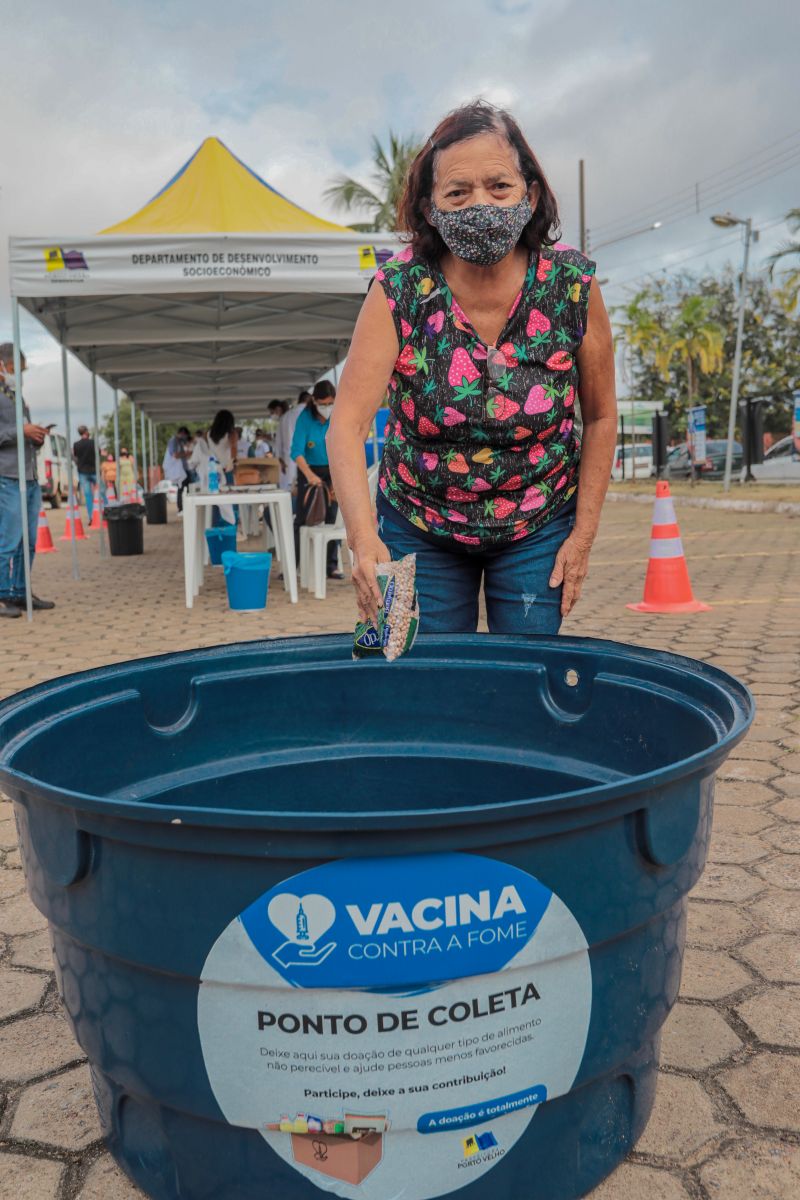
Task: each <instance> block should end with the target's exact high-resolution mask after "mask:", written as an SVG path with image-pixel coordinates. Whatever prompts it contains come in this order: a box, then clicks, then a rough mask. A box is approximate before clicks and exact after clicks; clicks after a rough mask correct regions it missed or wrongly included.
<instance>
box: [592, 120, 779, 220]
mask: <svg viewBox="0 0 800 1200" xmlns="http://www.w3.org/2000/svg"><path fill="white" fill-rule="evenodd" d="M798 136H800V130H795V131H794V132H793V133H791V134H787V135H785V137H783V138H780V139H778V141H776V142H772V143H771V144H770V145H769V146H766V147H764V148H763V149H762V150H761V151H759V152H757V153H756V154H754V155H750V156H749V157H748V158H747V159H740V160H739V161H738V162H736V163H732V164H730V165H729V166H727V167H722V168H720V169H719V170H718V171H715V172H713V173H712V174H710V175H707V176H706V177H705V178H704V179H702V180H699V181H697V182H696V183H693V184H690V185H686V186H685V187H682V188H680V189H678V190H677V191H674V192H671V193H666V194H664V195H662V196H660V197H659V199H658V201H656V202H654V203H652V204H650V205H649V206H648V207H647V208H637V209H636V210H633V211H629V212H628V213H626V214H623V215H621V216H619V217H615V218H614V219H613V220H610V221H604V222H601V223H600V224H599V225H597V226H595V227H594V229H593V230H592V232H594V233H599V232H600V231H602V234H603V236H606V234H607V233H609V232H611V231H613V230H614V229H615V228H616V227H618V226H623V227H624V226H626V225H629V224H631V223H632V222H634V221H639V222H641V221H642V220H644V218H645V216H646V215H648V214H649V215H651V216H652V214H653V213H657V214H658V215H660V216H661V217H662V220H663V219H664V217H669V216H671V215H672V214H674V213H677V212H678V211H680V210H683V211H685V212H686V213H687V214H688V213H689V212H692V211H694V212H697V209H698V201H699V199H700V198H701V199H702V203H700V204H699V207H701V208H707V207H709V206H710V204H712V203H715V202H716V198H719V197H721V196H724V195H726V194H727V195H730V194H732V192H734V191H737V190H743V185H744V184H746V183H747V181H748V180H753V181H755V182H760V181H761V178H762V177H764V178H768V177H770V176H769V172H771V171H772V170H773V168H774V169H775V171H774V173H775V174H779V173H781V172H782V171H783V170H786V169H789V168H790V167H792V166H794V165H795V157H796V156H797V155H798V154H800V142H798V143H797V144H795V145H792V146H787V147H784V148H783V149H782V150H780V151H778V152H777V153H773V154H767V151H768V150H772V149H774V147H775V146H778V145H782V144H783V143H785V142H787V141H790V140H793V139H796V138H797V137H798ZM765 155H766V157H764V156H765ZM759 158H763V161H761V162H759V161H758V160H759ZM742 163H744V164H745V165H744V166H742V165H741V164H742ZM765 173H767V174H765ZM726 175H727V176H730V177H729V178H723V177H724V176H726ZM698 191H699V197H698ZM709 196H710V197H711V198H708V197H709ZM675 219H677V217H676V218H675Z"/></svg>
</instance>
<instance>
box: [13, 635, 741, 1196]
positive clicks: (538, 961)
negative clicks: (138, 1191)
mask: <svg viewBox="0 0 800 1200" xmlns="http://www.w3.org/2000/svg"><path fill="white" fill-rule="evenodd" d="M351 649H352V641H351V639H350V638H349V637H339V636H334V637H319V638H302V639H287V640H275V641H264V642H251V643H246V644H241V645H236V646H222V647H219V648H215V649H203V650H197V651H192V652H189V653H180V654H170V655H167V656H164V657H160V658H150V659H146V660H142V661H136V662H131V663H122V664H115V665H113V666H109V667H106V668H103V669H100V670H96V671H88V672H85V673H83V674H80V675H73V676H68V677H66V678H62V679H57V680H54V681H52V682H50V683H47V684H43V685H41V686H39V687H37V688H34V689H32V690H30V691H27V692H23V693H21V694H19V695H17V696H15V697H14V698H12V699H9V700H7V701H5V702H4V703H3V704H2V705H1V706H0V782H1V783H2V785H3V787H4V788H5V790H6V791H7V792H8V793H9V794H10V795H11V797H12V799H13V801H14V806H15V813H16V818H17V823H18V827H19V834H20V843H21V847H22V856H23V862H24V867H25V873H26V878H27V882H28V887H29V890H30V894H31V896H32V898H33V901H34V903H35V904H36V905H37V907H38V908H39V909H40V910H41V912H42V913H43V914H44V915H45V916H46V917H47V919H48V921H49V922H50V930H51V934H52V939H53V947H54V954H55V959H56V967H57V975H58V981H59V986H60V989H61V994H62V996H63V999H64V1004H65V1006H66V1010H67V1012H68V1013H69V1016H70V1018H71V1021H72V1024H73V1027H74V1030H75V1034H76V1036H77V1039H78V1041H79V1042H80V1044H81V1046H82V1047H83V1049H84V1051H85V1052H86V1054H87V1055H88V1058H89V1061H90V1064H91V1070H92V1075H93V1079H94V1085H95V1094H96V1098H97V1104H98V1108H99V1111H100V1115H101V1120H102V1125H103V1129H104V1133H105V1136H106V1138H107V1141H108V1144H109V1146H110V1148H111V1150H112V1152H113V1153H114V1155H115V1156H116V1158H117V1159H118V1161H119V1162H120V1164H121V1165H122V1167H123V1168H124V1169H125V1170H126V1171H127V1172H128V1174H129V1175H130V1176H131V1177H132V1178H133V1179H134V1180H135V1181H136V1182H137V1183H138V1184H139V1185H140V1186H141V1187H142V1188H143V1189H144V1190H145V1191H146V1192H147V1193H148V1194H149V1195H151V1196H153V1197H156V1198H158V1200H177V1198H178V1197H181V1200H312V1198H319V1197H323V1196H325V1195H330V1194H333V1195H336V1196H339V1197H346V1198H352V1200H357V1198H363V1200H392V1198H393V1197H396V1196H400V1195H402V1196H403V1197H404V1198H405V1200H432V1198H434V1197H442V1196H455V1197H461V1196H464V1197H465V1198H466V1197H473V1198H474V1200H483V1198H485V1197H486V1196H489V1195H491V1197H492V1198H493V1200H532V1198H534V1197H535V1198H536V1200H573V1198H575V1197H579V1196H583V1195H584V1194H585V1193H586V1192H588V1191H589V1190H590V1189H591V1188H593V1187H594V1186H595V1185H597V1184H598V1183H599V1182H600V1181H601V1180H602V1179H603V1178H604V1177H605V1176H606V1175H607V1174H608V1173H609V1172H610V1171H611V1170H612V1169H613V1168H614V1167H615V1166H616V1165H617V1164H618V1163H619V1162H620V1161H621V1159H623V1158H624V1157H625V1155H626V1154H627V1153H628V1151H629V1150H630V1149H631V1147H632V1146H633V1145H634V1144H635V1143H636V1140H637V1138H638V1137H639V1136H640V1135H641V1133H642V1131H643V1129H644V1127H645V1125H646V1123H647V1119H648V1116H649V1114H650V1110H651V1106H652V1103H653V1097H654V1092H655V1086H656V1073H657V1066H658V1054H659V1039H660V1033H661V1027H662V1025H663V1023H664V1020H665V1018H666V1017H667V1014H668V1013H669V1011H670V1009H671V1007H672V1005H673V1003H674V1001H675V998H676V996H677V994H678V986H679V982H680V974H681V962H682V956H683V944H684V928H685V917H686V897H687V893H688V892H689V890H690V888H691V887H692V886H693V885H694V884H695V883H696V881H697V879H698V877H699V876H700V873H701V872H702V870H703V866H704V863H705V858H706V851H707V846H708V840H709V833H710V829H711V817H712V805H713V794H714V773H715V771H716V770H717V768H718V767H719V765H720V764H721V763H722V762H723V760H724V759H725V757H726V756H727V754H728V753H729V752H730V750H731V748H732V747H733V746H734V745H735V744H736V743H737V742H738V741H739V740H740V739H741V738H742V737H743V736H744V734H745V732H746V730H747V728H748V725H749V723H750V721H751V720H752V716H753V702H752V700H751V697H750V695H749V693H748V691H747V690H746V688H745V687H744V686H743V685H742V684H741V683H739V682H737V681H736V680H735V679H733V678H731V677H730V676H729V675H726V674H724V673H723V672H721V671H719V670H716V669H714V668H712V667H708V666H705V665H704V664H702V663H699V662H694V661H692V660H690V659H686V658H681V657H678V656H676V655H672V654H667V653H661V652H657V651H654V650H647V649H639V648H632V647H629V646H624V645H618V644H615V643H613V642H601V641H593V640H585V639H578V638H567V637H564V638H557V639H556V638H553V639H550V638H541V639H532V638H531V639H521V638H520V639H518V638H510V637H427V638H425V637H420V638H419V639H418V640H417V643H416V645H415V647H414V650H413V652H412V653H411V654H410V655H409V656H408V657H406V658H404V659H401V660H400V661H398V662H396V663H393V664H388V663H386V662H384V661H383V660H365V661H361V662H353V661H352V660H351Z"/></svg>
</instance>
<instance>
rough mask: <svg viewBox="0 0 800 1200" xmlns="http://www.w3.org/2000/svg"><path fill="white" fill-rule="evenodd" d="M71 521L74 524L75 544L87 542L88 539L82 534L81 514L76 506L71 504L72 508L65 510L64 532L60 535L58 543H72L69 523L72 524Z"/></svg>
mask: <svg viewBox="0 0 800 1200" xmlns="http://www.w3.org/2000/svg"><path fill="white" fill-rule="evenodd" d="M73 521H74V523H75V541H76V542H88V540H89V539H88V538H87V536H86V534H85V533H84V532H83V522H82V521H81V514H80V510H79V508H78V506H77V504H73V505H72V508H71V509H68V510H67V523H66V525H65V526H64V532H63V533H62V535H61V537H60V538H59V541H61V542H70V541H72V528H71V522H73Z"/></svg>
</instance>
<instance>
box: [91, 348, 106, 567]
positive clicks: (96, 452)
mask: <svg viewBox="0 0 800 1200" xmlns="http://www.w3.org/2000/svg"><path fill="white" fill-rule="evenodd" d="M92 418H93V420H94V473H95V478H96V479H97V501H98V503H99V505H100V557H101V558H105V556H106V539H105V536H104V532H103V501H102V499H101V496H100V492H101V487H100V479H101V475H100V427H99V425H98V421H97V376H96V375H95V373H94V371H92Z"/></svg>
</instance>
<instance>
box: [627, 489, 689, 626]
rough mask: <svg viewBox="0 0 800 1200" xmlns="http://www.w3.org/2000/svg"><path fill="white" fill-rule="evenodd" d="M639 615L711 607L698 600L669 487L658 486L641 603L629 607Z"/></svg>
mask: <svg viewBox="0 0 800 1200" xmlns="http://www.w3.org/2000/svg"><path fill="white" fill-rule="evenodd" d="M625 607H626V608H632V609H634V610H635V611H636V612H647V613H696V612H708V611H709V605H708V604H701V603H700V601H699V600H695V598H694V593H693V592H692V585H691V583H690V581H689V571H688V570H687V567H686V559H685V557H684V554H683V543H682V541H681V531H680V529H679V528H678V522H677V519H676V517H675V505H674V504H673V503H672V496H671V495H670V491H669V484H668V483H667V482H666V480H661V481H659V482H658V483H657V484H656V504H655V509H654V511H653V531H652V533H651V535H650V561H649V562H648V564H647V575H646V576H645V580H644V599H643V600H642V602H641V604H627V605H626V606H625Z"/></svg>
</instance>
